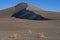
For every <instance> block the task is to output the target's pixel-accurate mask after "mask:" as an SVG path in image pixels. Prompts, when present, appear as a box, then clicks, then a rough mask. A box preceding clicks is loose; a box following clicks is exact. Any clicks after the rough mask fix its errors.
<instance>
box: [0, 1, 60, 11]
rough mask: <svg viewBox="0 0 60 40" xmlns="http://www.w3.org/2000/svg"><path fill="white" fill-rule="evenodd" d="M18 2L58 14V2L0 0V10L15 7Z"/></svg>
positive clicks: (59, 5) (59, 8)
mask: <svg viewBox="0 0 60 40" xmlns="http://www.w3.org/2000/svg"><path fill="white" fill-rule="evenodd" d="M20 2H26V3H29V4H32V5H34V6H36V7H38V8H41V9H44V10H47V11H56V12H60V0H0V10H2V9H5V8H9V7H12V6H15V5H17V4H18V3H20Z"/></svg>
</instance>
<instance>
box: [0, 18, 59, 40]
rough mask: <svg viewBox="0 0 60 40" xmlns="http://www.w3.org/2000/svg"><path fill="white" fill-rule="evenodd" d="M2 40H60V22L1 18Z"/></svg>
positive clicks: (0, 33) (0, 30)
mask: <svg viewBox="0 0 60 40" xmlns="http://www.w3.org/2000/svg"><path fill="white" fill-rule="evenodd" d="M0 40H60V20H44V21H34V20H24V19H13V18H0Z"/></svg>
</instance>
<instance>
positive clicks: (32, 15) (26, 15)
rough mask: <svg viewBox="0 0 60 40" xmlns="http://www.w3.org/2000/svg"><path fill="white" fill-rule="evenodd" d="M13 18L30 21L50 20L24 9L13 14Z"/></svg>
mask: <svg viewBox="0 0 60 40" xmlns="http://www.w3.org/2000/svg"><path fill="white" fill-rule="evenodd" d="M11 17H15V18H19V19H28V20H48V18H45V17H43V16H41V15H38V14H36V13H35V12H33V11H30V10H27V9H23V10H21V11H19V12H17V13H15V14H13V15H12V16H11Z"/></svg>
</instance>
